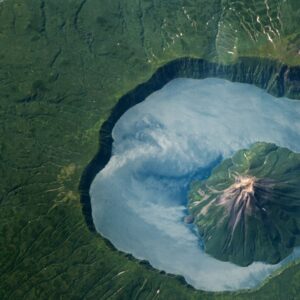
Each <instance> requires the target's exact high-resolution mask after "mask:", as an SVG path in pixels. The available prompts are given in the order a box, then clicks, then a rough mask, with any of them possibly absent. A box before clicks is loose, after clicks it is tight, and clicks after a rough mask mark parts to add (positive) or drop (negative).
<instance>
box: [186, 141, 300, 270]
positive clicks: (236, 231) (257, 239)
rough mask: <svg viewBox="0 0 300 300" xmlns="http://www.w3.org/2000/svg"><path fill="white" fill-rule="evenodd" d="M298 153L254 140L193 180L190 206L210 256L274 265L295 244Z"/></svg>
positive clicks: (299, 205)
mask: <svg viewBox="0 0 300 300" xmlns="http://www.w3.org/2000/svg"><path fill="white" fill-rule="evenodd" d="M299 182H300V154H297V153H293V152H292V151H290V150H288V149H287V148H280V147H278V146H276V145H274V144H269V143H256V144H254V145H253V146H252V147H250V148H249V150H240V151H238V152H237V153H236V154H235V155H234V156H233V157H232V158H229V159H226V160H224V161H223V162H222V163H221V164H220V165H219V166H218V167H216V168H215V169H214V170H213V172H212V174H211V176H210V177H209V178H208V179H206V180H204V181H195V182H193V183H192V185H191V189H190V194H189V210H190V212H191V215H192V216H193V217H194V220H195V221H194V222H195V224H196V225H197V227H198V229H199V233H200V235H201V236H202V237H203V239H204V242H205V250H206V252H207V253H209V254H211V255H212V256H214V257H216V258H218V259H220V260H224V261H231V262H233V263H235V264H238V265H241V266H247V265H249V264H251V263H252V262H253V261H263V262H267V263H272V264H274V263H277V262H279V261H280V260H282V259H283V258H285V257H286V256H287V255H289V254H290V253H291V252H292V250H293V248H294V246H297V245H299V244H300V230H299V228H300V186H299Z"/></svg>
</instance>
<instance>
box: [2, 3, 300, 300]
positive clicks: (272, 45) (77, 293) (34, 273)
mask: <svg viewBox="0 0 300 300" xmlns="http://www.w3.org/2000/svg"><path fill="white" fill-rule="evenodd" d="M299 16H300V4H299V1H298V0H288V1H284V0H282V1H278V0H276V1H266V0H255V1H232V0H228V1H221V0H212V1H204V0H199V1H189V0H184V1H177V0H176V1H160V0H151V1H146V0H145V1H141V0H140V1H131V0H130V1H120V0H114V1H108V0H101V1H96V0H69V1H57V0H49V1H45V0H4V1H0V42H1V47H0V86H1V89H0V98H1V101H0V136H1V144H0V174H1V181H0V191H1V193H0V205H1V209H0V220H1V221H0V230H1V235H0V245H1V257H0V267H1V274H0V298H1V299H58V298H60V299H83V298H84V299H99V298H102V299H108V298H109V299H150V298H151V299H154V298H161V299H175V298H176V299H232V298H233V296H234V297H235V298H236V299H287V297H288V298H289V299H296V298H297V297H299V294H300V285H299V280H300V265H299V264H294V265H292V266H290V267H289V268H288V269H286V270H284V271H282V272H281V274H278V276H274V278H272V279H270V280H269V281H268V282H267V283H266V284H265V285H263V286H262V287H261V288H260V289H258V290H254V291H245V292H237V293H221V294H213V293H204V292H202V291H196V290H194V289H192V288H191V287H189V286H187V285H186V284H185V282H184V280H183V279H182V278H180V277H175V276H171V275H170V276H167V275H166V274H163V272H159V271H157V270H154V269H152V268H151V267H149V265H148V264H147V263H145V262H139V261H137V260H135V259H133V258H132V257H129V256H128V255H125V254H123V253H120V252H118V251H116V250H115V249H113V247H112V246H111V245H110V244H109V243H108V242H107V241H105V240H104V239H103V238H102V237H101V236H99V235H98V234H96V233H95V232H94V231H93V224H92V220H91V218H90V207H89V199H88V198H89V197H88V189H89V184H90V182H91V180H92V178H93V176H94V175H95V174H96V173H97V172H98V171H99V170H100V169H101V168H102V167H103V165H105V163H106V162H107V160H108V159H109V156H110V147H111V136H110V132H111V128H112V126H113V124H114V122H115V121H116V119H117V118H118V116H119V115H120V114H121V113H122V111H125V110H126V109H127V108H128V107H130V105H133V104H134V103H137V102H138V101H142V100H143V99H144V96H146V95H148V94H149V93H151V92H153V91H154V90H155V89H157V88H159V86H161V85H162V84H163V83H164V82H166V81H168V80H169V79H170V78H172V77H176V76H183V75H185V76H189V77H205V76H208V75H214V76H223V77H226V78H228V79H231V80H234V81H241V82H249V83H254V84H257V85H258V86H261V87H263V88H265V89H267V90H268V91H270V92H272V93H274V94H276V95H279V96H282V95H287V96H290V97H293V98H297V99H299V98H300V88H299V78H300V72H299V68H298V67H297V66H298V65H299V64H300V55H299V48H300V38H299V36H300V28H299V23H300V22H299V21H300V20H299V18H300V17H299ZM182 57H190V58H194V60H190V59H183V60H177V61H175V62H171V61H173V60H176V59H178V58H182ZM241 57H246V59H244V60H241ZM196 58H199V59H205V61H209V63H206V62H204V61H201V62H200V63H199V62H195V60H196ZM169 62H171V63H169ZM211 63H214V66H213V67H212V65H211ZM165 64H167V66H166V67H162V66H164V65H165ZM220 64H222V65H223V66H225V65H226V66H228V67H221V65H220ZM160 67H162V68H161V69H159V68H160ZM211 67H212V68H211ZM158 69H159V71H158V72H157V73H155V72H156V71H157V70H158ZM191 70H193V71H191ZM154 73H155V74H156V75H155V76H154V77H152V79H151V80H152V81H151V80H150V81H148V80H149V78H151V76H152V75H153V74H154ZM143 82H145V84H144V85H142V86H140V87H139V88H137V89H135V88H136V87H137V86H139V85H140V84H141V83H143ZM129 91H132V92H130V93H128V92H129ZM125 94H126V95H127V96H126V97H123V98H122V99H121V100H120V101H119V104H118V106H117V107H116V108H115V109H114V110H113V108H114V107H115V105H116V104H117V102H118V100H119V99H120V98H121V97H122V96H123V95H125ZM112 111H113V114H112V115H111V113H112ZM109 116H110V117H109ZM107 120H108V121H107ZM105 121H107V122H105ZM100 128H102V129H101V131H100V137H101V138H100V148H99V142H98V141H99V129H100ZM97 153H98V155H96V154H97ZM93 157H94V160H93V161H92V163H91V164H90V165H89V167H88V168H86V166H87V165H88V164H89V162H90V161H91V160H92V158H93ZM84 170H86V171H85V172H84ZM82 174H84V175H83V177H82ZM81 178H82V180H81ZM79 187H80V188H79ZM81 200H82V201H81ZM81 202H82V203H81ZM82 204H83V205H82ZM287 295H288V296H287Z"/></svg>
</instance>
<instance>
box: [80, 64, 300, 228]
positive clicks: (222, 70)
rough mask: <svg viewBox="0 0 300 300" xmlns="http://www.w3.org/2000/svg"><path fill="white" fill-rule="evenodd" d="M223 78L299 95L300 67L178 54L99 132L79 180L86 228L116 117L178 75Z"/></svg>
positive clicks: (116, 109) (120, 103) (132, 93)
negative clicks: (92, 192) (216, 60)
mask: <svg viewBox="0 0 300 300" xmlns="http://www.w3.org/2000/svg"><path fill="white" fill-rule="evenodd" d="M179 77H184V78H194V79H204V78H207V77H218V78H224V79H227V80H230V81H233V82H240V83H249V84H254V85H256V86H257V87H260V88H263V89H265V90H267V91H268V92H269V93H270V94H272V95H275V96H277V97H282V96H287V97H289V98H293V99H300V67H288V66H286V65H283V64H281V63H279V62H276V61H272V60H267V59H256V58H240V59H239V60H238V62H237V63H235V64H231V65H220V64H216V63H210V62H207V61H205V60H202V59H194V58H180V59H177V60H174V61H171V62H169V63H167V64H166V65H164V66H162V67H160V68H159V69H158V70H157V71H156V72H155V73H154V74H153V76H152V77H151V78H150V79H149V80H148V81H147V82H144V83H142V84H140V85H138V86H137V87H136V88H135V89H133V90H132V91H130V92H129V93H127V94H126V95H124V96H123V97H121V98H120V99H119V101H118V103H117V104H116V106H115V107H114V109H113V110H112V112H111V115H110V117H109V118H108V120H106V121H105V122H104V123H103V125H102V127H101V129H100V132H99V151H98V153H97V154H96V156H95V157H94V158H93V159H92V161H91V162H90V163H89V165H88V166H87V167H86V169H85V171H84V172H83V174H82V177H81V181H80V184H79V190H80V194H81V203H82V211H83V214H84V217H85V220H86V223H87V226H88V228H89V229H90V230H91V231H93V232H95V231H96V230H95V226H94V223H93V218H92V209H91V201H90V200H91V199H90V196H89V189H90V186H91V183H92V181H93V179H94V178H95V176H96V175H97V173H99V171H101V170H102V169H103V168H104V167H105V165H106V164H107V163H108V161H109V159H110V157H111V153H112V142H113V139H112V135H111V133H112V129H113V127H114V126H115V124H116V122H117V121H118V119H119V118H120V117H121V116H122V115H123V114H124V113H125V112H126V111H127V110H128V109H129V108H131V107H132V106H134V105H135V104H137V103H140V102H142V101H143V100H144V99H145V98H146V97H147V96H149V95H150V94H152V93H153V92H155V91H157V90H159V89H161V88H162V87H163V86H164V85H165V84H167V83H168V82H169V81H171V80H173V79H175V78H179Z"/></svg>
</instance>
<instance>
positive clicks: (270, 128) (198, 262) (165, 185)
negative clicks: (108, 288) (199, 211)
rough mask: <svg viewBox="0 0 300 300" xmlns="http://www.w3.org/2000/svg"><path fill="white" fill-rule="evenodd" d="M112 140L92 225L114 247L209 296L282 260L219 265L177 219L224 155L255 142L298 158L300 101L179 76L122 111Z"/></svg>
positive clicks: (245, 284) (244, 283)
mask: <svg viewBox="0 0 300 300" xmlns="http://www.w3.org/2000/svg"><path fill="white" fill-rule="evenodd" d="M113 138H114V145H113V156H112V158H111V160H110V161H109V163H108V164H107V166H106V167H105V168H104V169H103V170H102V171H101V172H100V173H99V174H98V175H97V177H96V178H95V180H94V182H93V184H92V187H91V191H90V192H91V199H92V209H93V218H94V222H95V225H96V228H97V230H98V231H99V232H100V233H101V234H102V235H103V236H105V237H107V238H108V239H109V240H110V241H111V242H112V243H113V244H114V245H115V246H116V247H117V248H118V249H120V250H122V251H125V252H128V253H131V254H133V255H134V256H135V257H137V258H141V259H146V260H148V261H150V263H151V264H152V265H153V266H154V267H156V268H157V269H160V270H165V271H167V272H169V273H174V274H180V275H183V276H184V277H185V278H186V280H187V281H188V282H189V283H190V284H192V285H193V286H195V287H196V288H199V289H203V290H209V291H222V290H236V289H244V288H251V287H254V286H256V285H258V284H259V283H260V282H262V281H263V280H264V279H265V278H266V277H267V276H269V275H270V274H271V273H272V272H273V271H274V270H276V269H278V268H279V267H280V266H281V265H282V264H284V263H285V262H282V263H281V264H278V265H266V264H264V263H261V262H257V263H253V264H252V265H250V266H248V267H239V266H236V265H234V264H231V263H228V262H221V261H218V260H216V259H215V258H213V257H210V256H209V255H207V254H206V253H204V252H203V250H202V249H201V248H200V246H199V239H198V237H197V235H196V234H195V229H194V228H193V227H192V226H188V225H185V224H184V223H183V217H184V216H185V215H186V206H185V205H186V191H187V186H188V183H189V182H190V180H191V179H192V178H195V177H197V178H200V177H203V176H205V175H206V174H207V171H209V170H210V169H211V168H212V166H213V165H215V164H216V162H218V161H219V160H220V158H226V157H228V156H230V155H232V154H233V153H234V152H235V151H237V150H239V149H241V148H246V147H249V145H251V144H252V143H254V142H257V141H266V142H273V143H276V144H278V145H280V146H285V147H288V148H290V149H292V150H294V151H297V152H300V102H297V101H293V100H288V99H286V98H285V99H278V98H275V97H273V96H271V95H269V94H267V93H266V92H265V91H263V90H261V89H258V88H256V87H254V86H252V85H248V84H240V83H232V82H229V81H226V80H221V79H213V78H210V79H205V80H193V79H176V80H173V81H171V82H170V83H168V84H167V85H166V86H165V87H164V88H163V89H161V90H159V91H157V92H155V93H153V94H152V95H151V96H149V97H148V98H147V99H146V100H145V101H144V102H142V103H140V104H138V105H136V106H135V107H133V108H132V109H130V110H129V111H127V112H126V113H125V114H124V115H123V116H122V118H121V119H120V120H119V121H118V123H117V124H116V126H115V128H114V130H113ZM299 252H300V251H299V250H295V251H294V253H293V254H292V255H291V256H290V257H289V258H288V259H286V260H285V261H288V260H291V259H295V257H296V256H298V255H299Z"/></svg>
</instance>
